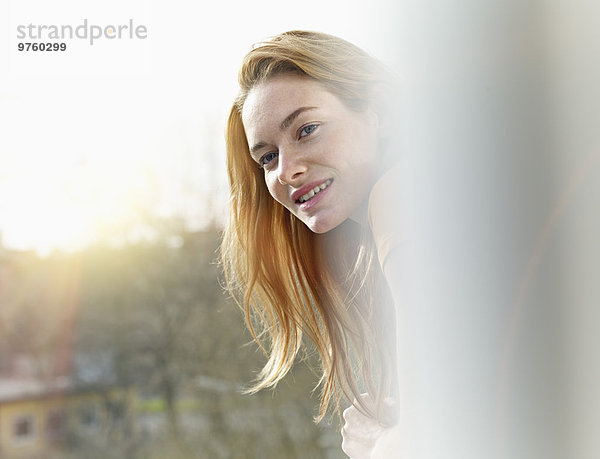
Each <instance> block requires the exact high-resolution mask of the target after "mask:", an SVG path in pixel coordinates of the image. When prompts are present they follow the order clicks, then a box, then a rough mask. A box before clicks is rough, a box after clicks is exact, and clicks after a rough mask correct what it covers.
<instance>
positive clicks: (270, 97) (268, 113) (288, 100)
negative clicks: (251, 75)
mask: <svg viewBox="0 0 600 459" xmlns="http://www.w3.org/2000/svg"><path fill="white" fill-rule="evenodd" d="M331 103H333V104H336V103H337V98H336V97H335V96H334V95H333V94H331V93H330V92H329V91H327V90H326V89H325V87H324V86H323V85H322V84H320V83H319V82H317V81H316V80H313V79H311V78H306V77H301V76H298V75H280V76H276V77H273V78H270V79H268V80H265V81H263V82H261V83H259V84H257V85H256V86H255V87H254V88H252V89H251V90H250V92H249V93H248V96H247V98H246V101H245V103H244V106H243V108H242V120H243V122H244V125H245V126H247V125H248V124H253V125H256V124H261V125H264V124H274V125H278V124H279V123H281V122H282V121H284V120H285V118H286V117H288V116H289V115H290V114H291V113H293V112H294V111H295V110H297V109H299V108H302V107H311V108H317V109H318V108H323V107H326V106H329V105H330V104H331ZM273 127H275V126H273Z"/></svg>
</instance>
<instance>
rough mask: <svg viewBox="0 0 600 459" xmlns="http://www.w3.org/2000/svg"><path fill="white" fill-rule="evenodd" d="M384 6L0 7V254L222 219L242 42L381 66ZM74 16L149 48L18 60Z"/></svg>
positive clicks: (116, 44) (70, 1)
mask: <svg viewBox="0 0 600 459" xmlns="http://www.w3.org/2000/svg"><path fill="white" fill-rule="evenodd" d="M392 9H393V5H392V2H391V0H377V1H374V2H369V3H367V2H365V1H355V0H335V1H319V2H306V3H290V2H280V1H272V0H261V1H258V2H256V1H254V2H252V1H247V2H246V1H245V2H242V1H236V2H228V1H218V2H210V3H204V2H189V1H183V0H176V1H170V2H158V1H154V2H149V1H143V0H127V1H122V0H118V1H117V0H110V1H103V2H97V1H91V0H84V1H82V0H77V1H75V0H56V1H53V2H47V1H46V0H11V1H10V2H9V3H7V0H2V1H1V3H0V10H1V11H0V17H1V18H2V19H0V21H1V22H0V27H1V28H2V30H3V32H4V31H6V30H7V31H8V33H2V34H1V35H0V40H1V41H0V58H1V60H2V61H3V62H2V65H0V125H1V126H2V128H1V130H2V134H1V135H0V231H1V232H2V238H3V243H4V245H7V246H10V247H13V248H19V249H36V250H38V251H39V252H41V253H47V252H49V251H51V250H52V249H54V248H61V249H76V248H78V247H81V246H84V245H85V244H87V243H89V242H91V241H94V240H97V239H98V238H100V237H103V238H109V239H110V238H115V242H119V241H120V240H122V239H123V238H124V237H125V236H124V235H125V234H129V235H130V236H131V228H134V227H136V228H137V229H136V231H137V233H136V234H137V236H135V237H140V236H143V235H144V234H145V233H144V228H140V227H139V224H138V222H139V221H140V215H142V214H143V213H150V214H158V215H161V216H169V215H178V216H184V217H185V218H186V219H187V220H188V222H189V225H190V227H191V228H199V227H202V226H203V225H205V224H206V223H207V219H208V218H209V217H210V216H211V215H217V218H222V217H223V213H224V210H223V209H224V205H225V200H226V194H227V186H226V178H225V168H224V145H223V127H224V122H225V117H226V113H227V110H228V108H229V105H230V103H231V101H232V99H233V97H234V95H235V92H236V87H237V83H236V73H237V67H238V65H239V62H240V60H241V58H242V56H243V55H244V54H245V53H246V51H247V50H248V49H249V48H250V46H251V44H252V43H254V42H256V41H259V40H261V39H263V38H266V37H268V36H271V35H274V34H276V33H279V32H282V31H284V30H289V29H310V30H319V31H324V32H328V33H332V34H334V35H339V36H341V37H343V38H346V39H348V40H350V41H352V42H354V43H355V44H357V45H359V46H361V47H363V48H364V49H366V50H367V51H369V52H371V53H372V54H374V55H375V56H377V57H379V58H381V59H382V60H384V61H386V60H389V58H391V57H392V53H393V51H392V47H391V46H388V45H387V40H386V30H387V29H389V27H391V22H390V18H391V17H392V16H393V15H392V14H391V11H392ZM84 19H88V23H89V24H98V25H101V26H107V25H115V26H117V25H120V24H127V23H128V22H129V19H133V20H134V22H135V23H136V24H138V25H139V24H142V25H144V26H146V27H147V31H148V32H147V34H148V38H147V39H145V40H107V39H104V40H98V41H96V43H94V45H92V46H90V45H89V44H88V43H87V41H86V40H66V43H67V46H68V49H67V51H65V52H62V53H61V52H58V51H57V52H32V51H30V52H19V51H17V45H18V43H20V42H26V41H33V40H17V27H18V26H19V25H24V26H27V25H28V24H30V23H33V24H38V25H39V24H43V25H56V26H61V25H65V24H67V25H71V26H73V27H76V26H79V25H81V24H83V20H84ZM47 41H50V40H47ZM54 41H55V42H60V40H54ZM6 64H8V65H6ZM136 225H137V226H136ZM127 237H129V236H127Z"/></svg>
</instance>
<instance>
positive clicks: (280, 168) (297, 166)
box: [277, 151, 308, 185]
mask: <svg viewBox="0 0 600 459" xmlns="http://www.w3.org/2000/svg"><path fill="white" fill-rule="evenodd" d="M278 160H279V163H278V165H277V179H278V180H279V183H281V184H282V185H295V184H296V183H297V182H298V181H301V180H302V178H303V176H304V174H305V173H306V171H307V170H308V166H307V164H306V161H304V159H303V158H302V157H300V156H299V155H297V154H295V153H294V152H290V151H286V152H283V151H280V152H279V158H278Z"/></svg>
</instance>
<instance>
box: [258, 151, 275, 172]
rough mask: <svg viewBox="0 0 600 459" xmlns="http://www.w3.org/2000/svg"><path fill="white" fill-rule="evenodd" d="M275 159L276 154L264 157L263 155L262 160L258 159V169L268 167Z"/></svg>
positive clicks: (268, 154)
mask: <svg viewBox="0 0 600 459" xmlns="http://www.w3.org/2000/svg"><path fill="white" fill-rule="evenodd" d="M275 158H277V153H274V152H271V153H267V154H266V155H264V156H263V157H262V158H260V160H259V161H258V162H259V164H260V167H264V168H266V167H268V165H269V164H270V163H271V162H272V161H273V160H274V159H275Z"/></svg>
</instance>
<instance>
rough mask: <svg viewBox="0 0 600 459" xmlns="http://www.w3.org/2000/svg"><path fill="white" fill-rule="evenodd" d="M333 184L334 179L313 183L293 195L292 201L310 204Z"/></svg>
mask: <svg viewBox="0 0 600 459" xmlns="http://www.w3.org/2000/svg"><path fill="white" fill-rule="evenodd" d="M332 182H333V179H327V180H323V181H322V182H313V183H312V184H310V185H305V186H303V187H302V188H301V189H300V190H298V191H296V192H295V193H293V194H292V199H293V200H294V202H295V203H296V204H302V203H304V202H309V201H311V200H313V199H314V197H315V196H317V195H318V194H319V193H321V192H322V191H323V190H325V189H326V188H327V187H328V186H329V185H331V183H332Z"/></svg>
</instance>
